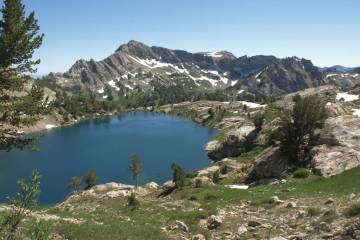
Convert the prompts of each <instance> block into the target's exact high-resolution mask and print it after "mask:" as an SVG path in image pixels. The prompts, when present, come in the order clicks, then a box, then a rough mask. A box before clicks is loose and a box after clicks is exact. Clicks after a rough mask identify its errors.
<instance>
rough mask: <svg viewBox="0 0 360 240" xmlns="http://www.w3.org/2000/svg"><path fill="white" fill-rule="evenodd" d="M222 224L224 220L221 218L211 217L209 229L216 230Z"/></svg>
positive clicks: (208, 224)
mask: <svg viewBox="0 0 360 240" xmlns="http://www.w3.org/2000/svg"><path fill="white" fill-rule="evenodd" d="M221 223H222V220H221V218H220V217H219V216H215V215H211V216H210V217H209V218H208V220H207V227H208V229H215V228H217V227H219V226H220V225H221Z"/></svg>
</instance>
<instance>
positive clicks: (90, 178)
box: [85, 170, 97, 190]
mask: <svg viewBox="0 0 360 240" xmlns="http://www.w3.org/2000/svg"><path fill="white" fill-rule="evenodd" d="M96 179H97V176H96V172H95V171H92V170H91V171H88V172H87V173H86V175H85V183H86V186H85V190H89V189H91V188H92V187H93V186H95V182H96Z"/></svg>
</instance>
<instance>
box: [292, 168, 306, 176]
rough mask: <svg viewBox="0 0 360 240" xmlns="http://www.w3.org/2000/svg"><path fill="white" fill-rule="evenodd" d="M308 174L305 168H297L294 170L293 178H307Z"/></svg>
mask: <svg viewBox="0 0 360 240" xmlns="http://www.w3.org/2000/svg"><path fill="white" fill-rule="evenodd" d="M309 176H310V171H309V170H307V169H306V168H298V169H296V171H295V172H294V177H295V178H308V177H309Z"/></svg>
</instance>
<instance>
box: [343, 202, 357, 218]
mask: <svg viewBox="0 0 360 240" xmlns="http://www.w3.org/2000/svg"><path fill="white" fill-rule="evenodd" d="M345 215H346V216H347V217H355V216H359V215H360V202H358V203H354V204H353V205H351V206H350V207H349V208H348V209H347V210H346V211H345Z"/></svg>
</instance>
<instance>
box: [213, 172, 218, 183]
mask: <svg viewBox="0 0 360 240" xmlns="http://www.w3.org/2000/svg"><path fill="white" fill-rule="evenodd" d="M212 181H213V182H214V183H219V182H220V171H219V170H217V171H215V172H214V173H213V176H212Z"/></svg>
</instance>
